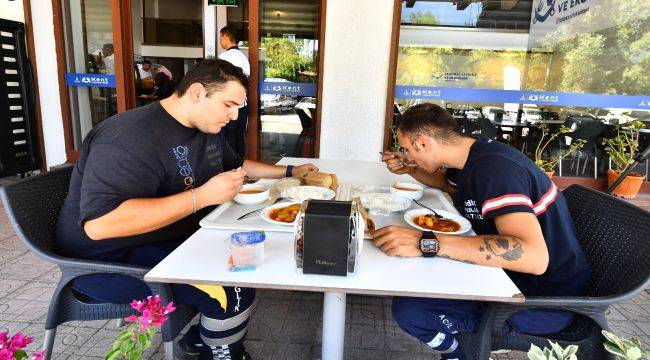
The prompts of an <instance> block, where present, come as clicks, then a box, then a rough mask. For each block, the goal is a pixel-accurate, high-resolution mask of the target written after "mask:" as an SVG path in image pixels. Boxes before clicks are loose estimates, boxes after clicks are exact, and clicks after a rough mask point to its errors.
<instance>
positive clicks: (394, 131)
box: [390, 126, 400, 152]
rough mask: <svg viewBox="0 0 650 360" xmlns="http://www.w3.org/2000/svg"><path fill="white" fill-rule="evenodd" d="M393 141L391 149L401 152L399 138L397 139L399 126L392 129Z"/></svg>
mask: <svg viewBox="0 0 650 360" xmlns="http://www.w3.org/2000/svg"><path fill="white" fill-rule="evenodd" d="M390 134H391V141H390V151H392V152H399V151H400V146H399V140H397V126H393V127H391V129H390Z"/></svg>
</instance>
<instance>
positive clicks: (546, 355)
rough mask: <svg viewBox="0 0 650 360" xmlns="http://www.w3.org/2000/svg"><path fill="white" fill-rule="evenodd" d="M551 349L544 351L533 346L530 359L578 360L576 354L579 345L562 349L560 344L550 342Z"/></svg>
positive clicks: (529, 353) (531, 346)
mask: <svg viewBox="0 0 650 360" xmlns="http://www.w3.org/2000/svg"><path fill="white" fill-rule="evenodd" d="M548 342H549V343H550V344H551V348H550V349H549V348H547V347H544V350H542V349H540V348H539V347H537V346H535V345H533V344H531V345H530V350H528V359H530V360H577V359H578V357H577V356H576V353H577V352H578V346H577V345H569V346H567V348H566V349H562V346H560V345H559V344H558V343H554V342H552V341H550V340H549V341H548Z"/></svg>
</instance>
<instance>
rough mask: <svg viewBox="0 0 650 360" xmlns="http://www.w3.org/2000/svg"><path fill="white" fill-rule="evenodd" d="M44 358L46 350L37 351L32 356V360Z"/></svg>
mask: <svg viewBox="0 0 650 360" xmlns="http://www.w3.org/2000/svg"><path fill="white" fill-rule="evenodd" d="M43 357H45V350H42V351H37V352H35V353H33V354H32V360H43Z"/></svg>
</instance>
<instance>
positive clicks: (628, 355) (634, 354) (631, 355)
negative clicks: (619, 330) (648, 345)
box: [602, 330, 650, 360]
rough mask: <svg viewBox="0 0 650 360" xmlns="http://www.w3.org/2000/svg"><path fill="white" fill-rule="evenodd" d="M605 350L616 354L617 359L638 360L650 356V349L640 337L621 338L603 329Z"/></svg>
mask: <svg viewBox="0 0 650 360" xmlns="http://www.w3.org/2000/svg"><path fill="white" fill-rule="evenodd" d="M602 332H603V336H604V337H605V344H604V345H605V350H607V351H608V352H610V353H612V354H614V355H615V356H616V358H617V359H624V360H638V359H648V358H650V351H648V349H645V348H644V347H643V345H641V342H640V341H639V340H638V339H635V338H632V339H630V340H627V339H623V338H619V337H618V336H616V335H614V334H612V333H611V332H608V331H605V330H603V331H602Z"/></svg>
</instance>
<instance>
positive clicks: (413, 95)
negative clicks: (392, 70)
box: [402, 88, 442, 99]
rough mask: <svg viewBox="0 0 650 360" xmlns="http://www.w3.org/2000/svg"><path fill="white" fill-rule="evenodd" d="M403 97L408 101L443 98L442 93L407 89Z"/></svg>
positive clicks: (424, 89) (423, 89)
mask: <svg viewBox="0 0 650 360" xmlns="http://www.w3.org/2000/svg"><path fill="white" fill-rule="evenodd" d="M402 95H403V96H404V97H405V98H406V99H438V98H440V97H442V92H441V91H440V90H432V89H426V88H406V89H404V92H403V93H402Z"/></svg>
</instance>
